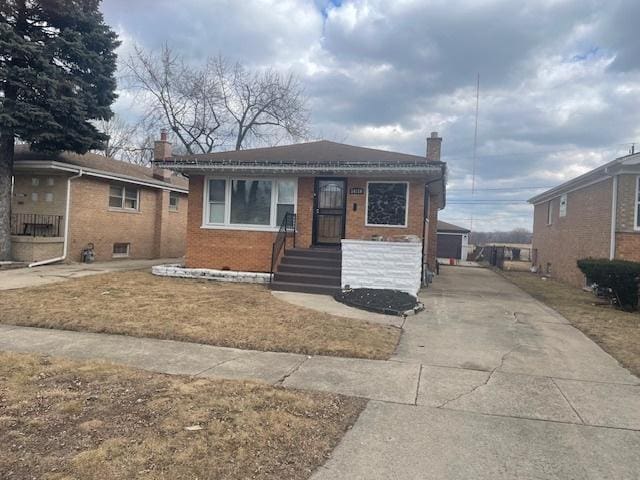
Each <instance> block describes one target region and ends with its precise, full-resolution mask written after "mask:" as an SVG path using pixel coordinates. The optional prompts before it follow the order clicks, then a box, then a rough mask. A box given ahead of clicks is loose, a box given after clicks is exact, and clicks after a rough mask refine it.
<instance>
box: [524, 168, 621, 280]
mask: <svg viewBox="0 0 640 480" xmlns="http://www.w3.org/2000/svg"><path fill="white" fill-rule="evenodd" d="M611 191H612V180H611V179H609V180H605V181H602V182H599V183H596V184H594V185H591V186H589V187H585V188H582V189H580V190H576V191H574V192H570V193H569V194H568V195H567V214H566V216H565V217H560V216H559V209H560V197H556V198H554V199H553V200H551V202H552V208H553V216H552V224H551V225H547V205H548V202H544V203H541V204H538V205H536V206H535V208H534V219H533V248H535V249H537V251H538V252H537V254H538V257H537V259H538V260H537V263H538V265H539V266H540V268H541V271H542V272H545V271H546V269H547V264H550V275H551V276H553V277H557V278H559V279H561V280H564V281H566V282H568V283H571V284H573V285H575V286H578V287H580V286H583V285H584V276H583V275H582V272H580V270H579V269H578V267H577V266H576V262H577V260H578V259H581V258H585V257H594V258H609V253H610V252H609V249H610V241H611Z"/></svg>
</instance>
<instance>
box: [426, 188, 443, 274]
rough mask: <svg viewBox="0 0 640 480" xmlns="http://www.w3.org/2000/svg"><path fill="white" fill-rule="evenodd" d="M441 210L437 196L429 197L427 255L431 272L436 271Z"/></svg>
mask: <svg viewBox="0 0 640 480" xmlns="http://www.w3.org/2000/svg"><path fill="white" fill-rule="evenodd" d="M439 208H440V204H439V199H438V196H437V195H430V196H429V212H428V218H429V225H428V232H427V255H426V257H427V258H426V263H427V267H428V268H429V270H431V271H432V272H435V271H436V267H437V265H436V263H437V261H438V259H437V251H438V209H439Z"/></svg>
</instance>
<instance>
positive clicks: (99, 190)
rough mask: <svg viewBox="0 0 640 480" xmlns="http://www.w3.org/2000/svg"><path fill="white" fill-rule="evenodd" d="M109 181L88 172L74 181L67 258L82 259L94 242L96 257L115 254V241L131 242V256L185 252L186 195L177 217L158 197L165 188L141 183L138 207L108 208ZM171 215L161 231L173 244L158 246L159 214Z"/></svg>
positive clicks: (98, 259) (152, 255) (110, 256)
mask: <svg viewBox="0 0 640 480" xmlns="http://www.w3.org/2000/svg"><path fill="white" fill-rule="evenodd" d="M109 185H110V183H109V182H108V181H104V180H101V179H96V178H92V177H88V176H84V177H80V178H77V179H74V180H72V181H71V205H70V225H69V246H68V249H69V250H68V259H69V260H72V261H80V260H81V250H82V249H83V248H84V247H85V246H86V245H87V244H88V243H93V244H94V248H95V254H96V261H105V260H111V259H112V258H113V244H114V243H129V244H130V250H129V258H156V257H158V256H160V254H161V253H165V254H171V255H170V256H182V255H183V252H184V242H185V240H184V232H185V230H184V225H185V224H186V216H187V209H186V203H187V202H186V198H184V199H183V201H182V205H181V207H185V208H182V209H181V210H180V211H179V212H177V213H174V214H173V215H174V217H171V215H170V214H169V212H168V192H165V194H166V205H165V202H164V200H158V197H159V196H162V195H163V191H162V190H160V189H156V188H146V187H139V208H138V211H131V212H130V211H123V210H117V209H111V208H109ZM160 208H162V212H160ZM161 213H162V215H164V216H169V220H166V221H165V227H166V228H165V229H164V231H163V233H162V235H161V238H162V239H163V240H166V241H167V242H169V241H170V242H172V244H171V245H170V246H166V248H165V244H163V246H162V249H160V247H159V243H158V241H159V238H158V237H157V235H158V234H157V233H156V229H157V228H160V225H159V224H158V222H159V219H160V214H161Z"/></svg>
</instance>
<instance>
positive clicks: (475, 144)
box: [469, 72, 480, 230]
mask: <svg viewBox="0 0 640 480" xmlns="http://www.w3.org/2000/svg"><path fill="white" fill-rule="evenodd" d="M479 110H480V72H478V80H477V82H476V122H475V128H474V130H473V166H472V171H471V198H473V196H474V195H475V193H476V158H477V151H478V112H479ZM469 230H473V203H472V204H471V225H470V226H469Z"/></svg>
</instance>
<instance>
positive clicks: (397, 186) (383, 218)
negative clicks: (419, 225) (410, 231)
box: [366, 182, 409, 227]
mask: <svg viewBox="0 0 640 480" xmlns="http://www.w3.org/2000/svg"><path fill="white" fill-rule="evenodd" d="M407 205H409V184H408V182H368V183H367V212H366V225H367V226H374V227H406V226H407V214H408V208H407Z"/></svg>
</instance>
